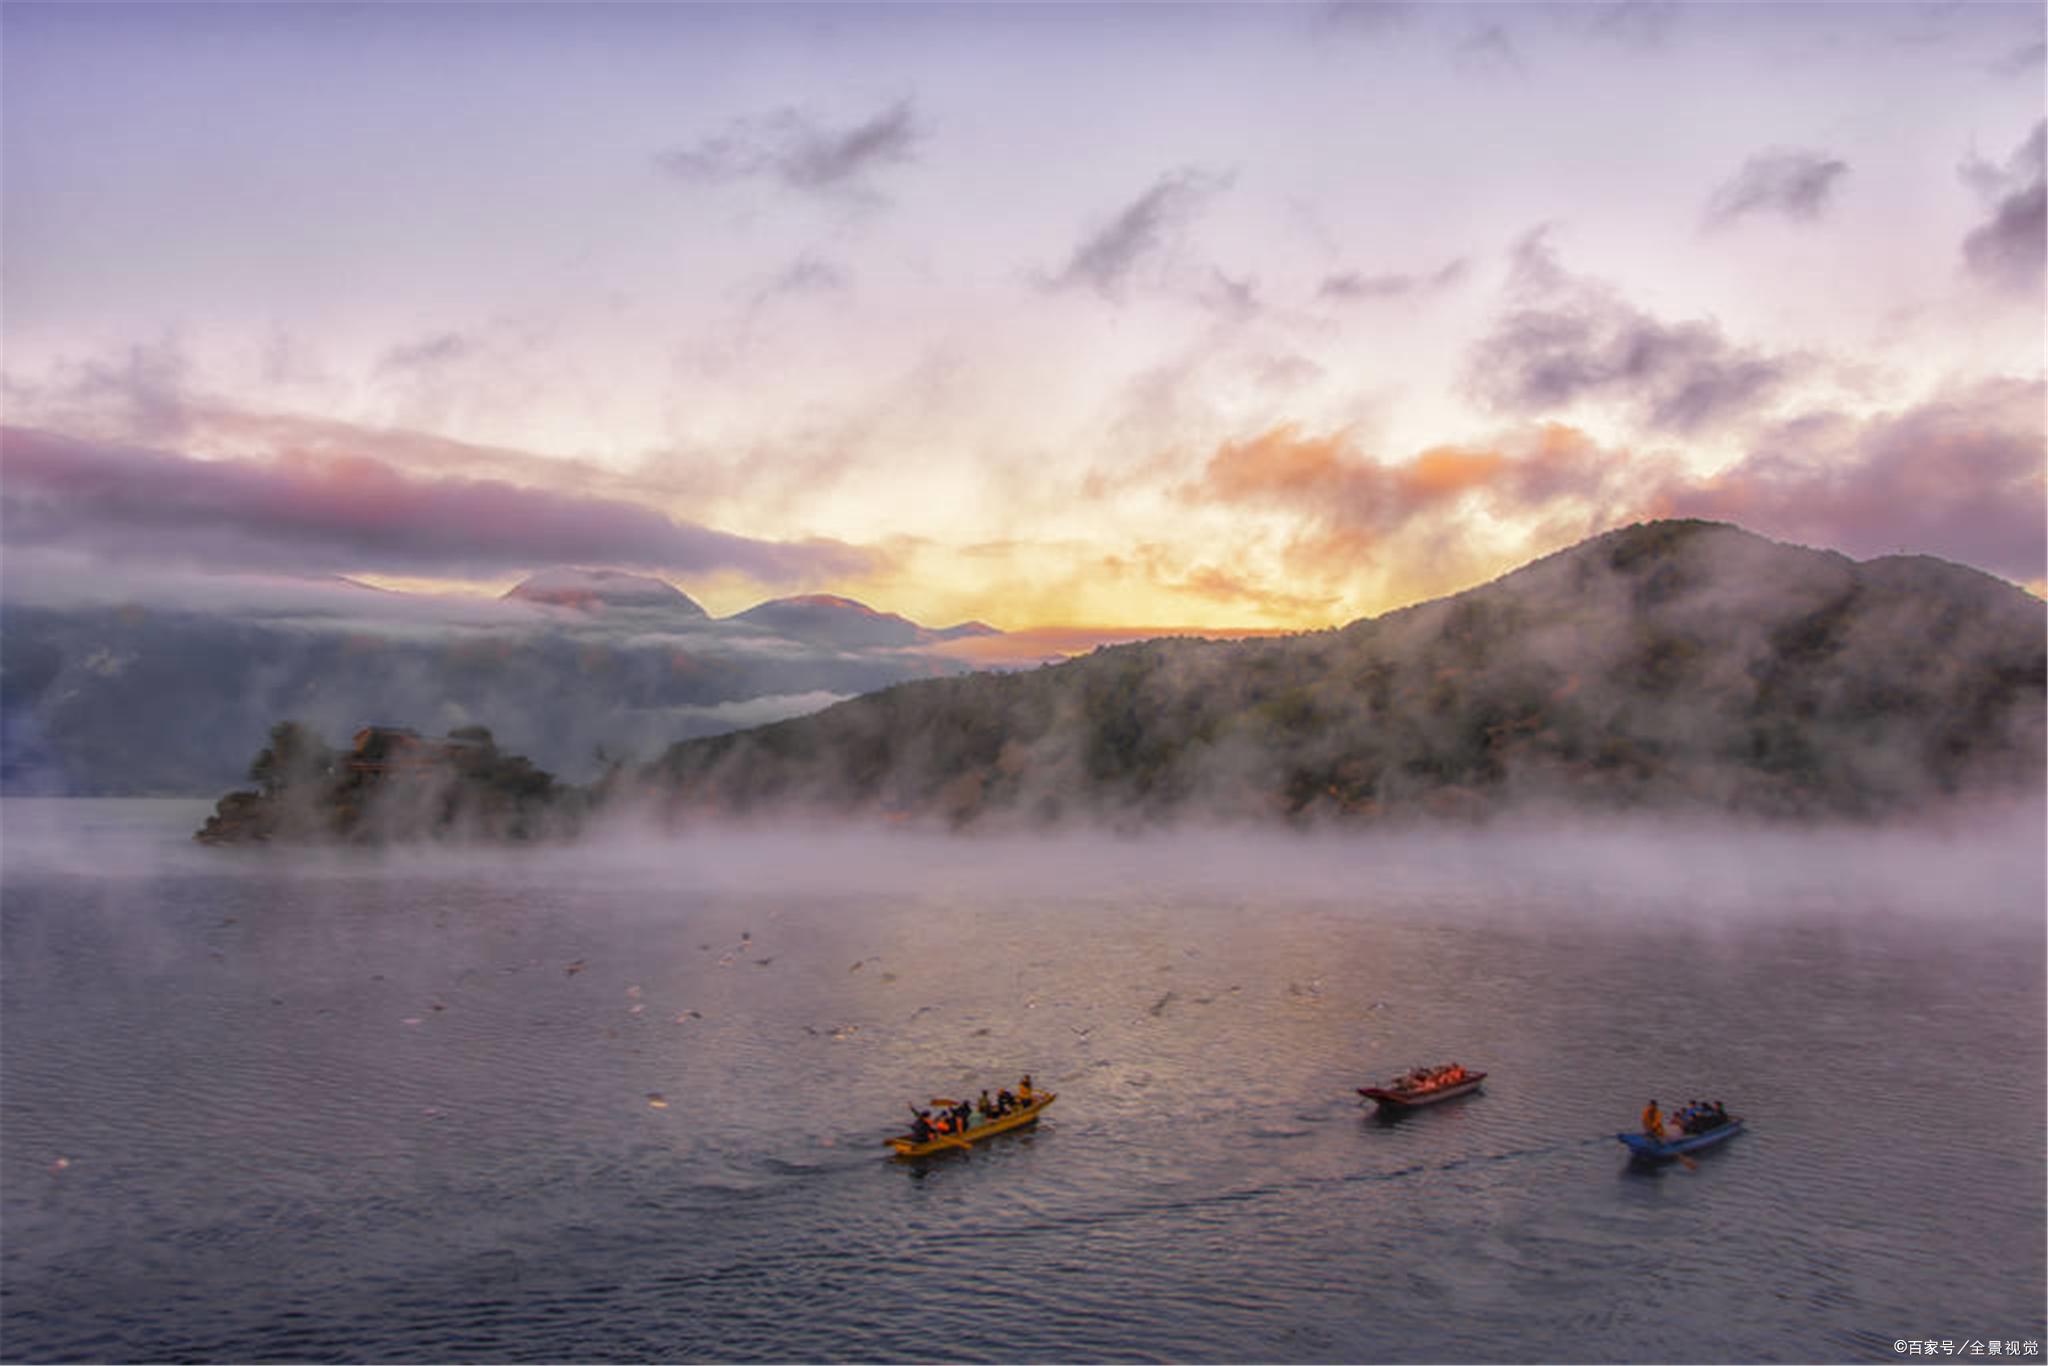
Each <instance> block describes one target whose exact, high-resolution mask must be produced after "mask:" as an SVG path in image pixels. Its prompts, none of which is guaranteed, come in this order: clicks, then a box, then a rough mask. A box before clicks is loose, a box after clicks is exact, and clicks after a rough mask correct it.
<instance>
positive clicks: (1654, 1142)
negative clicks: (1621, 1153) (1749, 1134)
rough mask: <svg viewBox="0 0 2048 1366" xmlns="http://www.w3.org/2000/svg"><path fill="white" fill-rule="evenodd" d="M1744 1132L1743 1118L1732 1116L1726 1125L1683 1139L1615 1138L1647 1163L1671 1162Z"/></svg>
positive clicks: (1641, 1136) (1620, 1135)
mask: <svg viewBox="0 0 2048 1366" xmlns="http://www.w3.org/2000/svg"><path fill="white" fill-rule="evenodd" d="M1741 1132H1742V1116H1740V1115H1730V1116H1728V1121H1727V1123H1725V1124H1716V1125H1715V1126H1714V1127H1713V1128H1711V1129H1702V1130H1700V1131H1699V1132H1698V1133H1696V1134H1687V1135H1685V1136H1684V1137H1683V1138H1669V1139H1661V1140H1660V1139H1655V1138H1651V1137H1650V1136H1649V1135H1648V1134H1645V1133H1634V1134H1616V1135H1615V1137H1616V1138H1618V1139H1620V1140H1621V1141H1622V1143H1624V1144H1625V1145H1627V1147H1628V1150H1629V1155H1630V1156H1632V1157H1638V1158H1641V1159H1642V1160H1643V1161H1645V1162H1669V1161H1671V1160H1672V1159H1673V1158H1675V1157H1682V1156H1684V1155H1685V1154H1687V1153H1695V1152H1698V1151H1699V1150H1700V1149H1701V1148H1711V1147H1713V1146H1714V1145H1715V1144H1716V1143H1719V1142H1721V1141H1723V1140H1724V1139H1730V1138H1733V1137H1735V1135H1737V1134H1739V1133H1741Z"/></svg>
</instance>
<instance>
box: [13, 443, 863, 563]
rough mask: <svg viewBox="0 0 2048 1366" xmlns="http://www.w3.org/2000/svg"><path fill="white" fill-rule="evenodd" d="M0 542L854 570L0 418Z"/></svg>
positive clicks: (549, 506) (355, 475)
mask: <svg viewBox="0 0 2048 1366" xmlns="http://www.w3.org/2000/svg"><path fill="white" fill-rule="evenodd" d="M0 461H4V466H5V469H6V473H7V479H6V484H5V487H4V490H0V542H4V543H5V544H6V545H7V546H9V547H11V548H34V549H55V550H71V551H78V552H83V553H87V554H92V555H98V556H104V557H107V558H110V559H121V560H144V561H156V562H162V563H167V564H178V565H191V566H199V567H205V568H210V569H246V570H257V571H266V572H286V573H300V574H303V573H314V572H338V573H345V572H350V571H355V572H386V573H402V574H422V575H438V574H445V575H486V574H499V573H506V572H516V571H520V570H525V569H529V568H533V567H536V566H541V565H551V564H572V563H585V564H605V565H616V566H621V567H627V568H637V569H648V570H656V571H669V572H674V573H705V572H712V571H718V570H731V571H736V572H738V573H742V574H746V575H749V576H751V577H754V578H756V579H761V580H764V581H767V582H775V583H784V582H799V581H803V580H807V579H813V578H819V577H827V576H832V575H840V574H849V573H856V572H861V571H864V570H868V569H871V568H873V567H874V564H875V555H874V553H873V552H870V551H866V550H862V549H859V548H857V547H854V546H850V545H846V544H844V543H843V542H838V541H826V540H812V541H805V542H799V543H792V542H782V541H761V540H754V539H751V538H749V537H745V536H734V535H731V534H728V533H726V532H720V531H713V530H710V529H708V528H706V527H701V526H694V525H691V524H689V523H687V522H676V521H673V520H671V519H670V518H668V517H666V516H664V515H663V514H662V513H660V512H658V511H656V510H655V509H653V508H650V507H646V506H643V505H640V504H637V503H631V502H626V501H622V500H617V499H607V498H589V497H579V496H577V495H574V494H568V493H557V492H552V491H548V490H544V489H537V488H531V487H522V486H519V485H515V484H509V483H504V482H502V481H498V480H486V479H439V480H427V479H418V478H414V477H412V476H410V475H407V474H405V473H403V472H402V471H400V470H397V469H395V468H393V467H392V466H390V465H387V464H384V463H383V462H381V461H378V460H372V459H368V458H366V457H361V456H339V457H328V458H313V457H306V456H296V457H288V458H284V459H279V460H275V461H267V462H258V461H243V460H194V459H191V458H189V457H186V456H182V455H177V454H174V453H171V452H166V451H157V450H146V449H140V448H136V447H129V446H116V445H108V444H103V443H98V442H92V441H82V440H77V439H74V438H71V437H66V436H59V435H56V434H54V433H50V432H42V431H36V430H32V429H28V428H20V427H6V428H0Z"/></svg>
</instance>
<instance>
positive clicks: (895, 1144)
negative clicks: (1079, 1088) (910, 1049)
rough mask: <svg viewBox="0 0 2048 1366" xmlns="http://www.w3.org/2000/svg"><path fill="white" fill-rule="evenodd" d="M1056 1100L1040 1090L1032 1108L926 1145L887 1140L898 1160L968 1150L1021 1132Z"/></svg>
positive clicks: (903, 1138) (985, 1121) (907, 1137)
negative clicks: (996, 1137)
mask: <svg viewBox="0 0 2048 1366" xmlns="http://www.w3.org/2000/svg"><path fill="white" fill-rule="evenodd" d="M1057 1099H1059V1097H1058V1096H1057V1095H1055V1094H1054V1093H1053V1092H1051V1091H1040V1092H1038V1093H1036V1094H1035V1095H1033V1096H1032V1097H1031V1103H1030V1104H1029V1105H1026V1106H1023V1107H1021V1108H1019V1109H1015V1110H1012V1111H1010V1113H1008V1114H1007V1115H1000V1116H996V1117H994V1118H987V1119H983V1120H982V1121H981V1122H980V1123H978V1124H970V1125H969V1126H968V1127H967V1132H965V1133H961V1134H940V1135H938V1136H936V1137H934V1138H932V1139H930V1140H928V1141H926V1142H924V1143H920V1142H918V1141H917V1140H916V1139H914V1138H912V1137H911V1136H910V1135H909V1134H903V1135H901V1136H900V1137H897V1138H891V1139H887V1140H885V1141H886V1142H887V1143H888V1145H889V1146H890V1147H892V1148H894V1149H895V1150H896V1156H898V1157H930V1156H931V1155H932V1154H933V1153H943V1152H946V1151H948V1150H950V1149H953V1148H967V1147H970V1146H972V1145H973V1144H976V1143H979V1142H981V1140H983V1139H984V1138H993V1137H995V1136H996V1135H997V1134H1000V1133H1007V1132H1008V1131H1010V1130H1011V1129H1021V1128H1023V1127H1024V1126H1025V1125H1026V1124H1030V1123H1033V1122H1034V1121H1036V1120H1037V1118H1038V1112H1039V1111H1040V1110H1043V1109H1044V1108H1045V1107H1046V1106H1048V1105H1050V1104H1052V1103H1053V1102H1054V1101H1055V1100H1057Z"/></svg>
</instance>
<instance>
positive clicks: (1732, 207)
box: [1706, 149, 1849, 227]
mask: <svg viewBox="0 0 2048 1366" xmlns="http://www.w3.org/2000/svg"><path fill="white" fill-rule="evenodd" d="M1848 173H1849V163H1848V162H1846V161H1843V160H1841V159H1839V158H1837V157H1830V156H1827V155H1824V154H1823V153H1820V152H1805V151H1799V150H1797V149H1779V150H1776V151H1770V152H1762V153H1759V154H1758V155H1756V156H1753V157H1751V158H1750V159H1749V160H1748V161H1746V162H1744V163H1743V166H1742V169H1741V170H1740V171H1738V172H1736V174H1735V177H1734V179H1732V180H1730V181H1729V182H1728V183H1727V184H1725V185H1723V186H1722V187H1721V188H1720V189H1718V190H1716V191H1715V192H1714V197H1713V199H1712V200H1711V201H1709V202H1708V204H1707V214H1706V222H1707V226H1708V227H1725V226H1726V225H1728V224H1730V223H1733V222H1734V221H1735V220H1736V219H1738V218H1740V217H1742V216H1743V215H1744V214H1750V213H1778V214H1783V215H1784V216H1785V217H1787V218H1790V219H1794V220H1797V221H1801V222H1812V221H1813V220H1815V219H1817V218H1819V217H1820V216H1821V214H1822V213H1823V212H1824V211H1825V210H1826V209H1827V206H1828V196H1829V195H1831V194H1833V193H1834V187H1835V182H1836V181H1838V180H1840V179H1841V178H1842V177H1843V176H1845V175H1847V174H1848Z"/></svg>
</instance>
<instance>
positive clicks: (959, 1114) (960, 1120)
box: [953, 1100, 974, 1133]
mask: <svg viewBox="0 0 2048 1366" xmlns="http://www.w3.org/2000/svg"><path fill="white" fill-rule="evenodd" d="M953 1119H954V1122H955V1123H957V1124H958V1125H959V1126H960V1132H961V1133H966V1132H967V1128H968V1126H969V1125H971V1124H973V1123H974V1106H973V1105H972V1104H971V1103H970V1102H968V1101H964V1100H963V1101H961V1102H960V1103H959V1104H958V1105H955V1106H954V1107H953Z"/></svg>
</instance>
